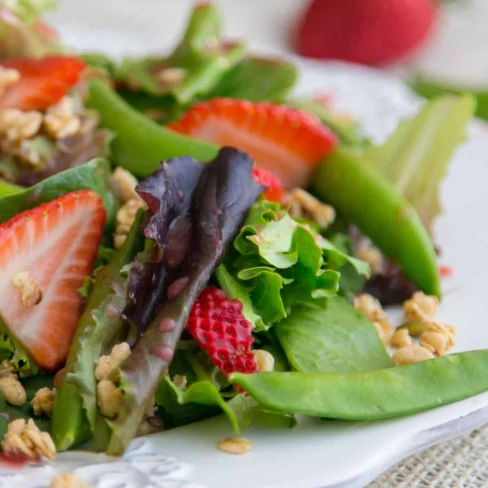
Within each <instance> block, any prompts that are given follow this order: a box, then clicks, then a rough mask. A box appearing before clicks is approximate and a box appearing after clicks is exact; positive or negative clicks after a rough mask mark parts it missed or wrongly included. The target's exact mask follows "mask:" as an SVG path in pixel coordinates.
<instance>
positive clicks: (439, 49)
mask: <svg viewBox="0 0 488 488" xmlns="http://www.w3.org/2000/svg"><path fill="white" fill-rule="evenodd" d="M337 1H340V0H337ZM365 1H371V0H365ZM101 3H103V10H104V11H106V9H107V5H110V10H111V15H110V17H106V16H103V17H101V16H100V15H98V12H99V6H100V4H101ZM195 3H196V2H195V1H194V0H61V7H60V8H59V9H58V11H57V12H55V13H53V14H51V15H50V16H49V18H50V20H52V22H53V23H54V24H55V25H57V26H60V31H61V33H62V35H63V37H64V38H65V39H66V40H67V41H69V42H70V43H71V44H73V45H75V46H81V45H83V46H88V47H90V48H92V49H95V50H103V51H110V52H112V53H117V54H118V53H120V51H121V46H122V51H123V52H125V53H127V54H136V53H142V52H153V53H158V52H159V53H161V52H163V51H165V50H167V49H168V47H169V46H171V45H172V43H174V42H176V40H177V39H178V36H179V34H180V33H181V31H182V29H183V28H184V24H185V22H186V18H187V15H188V11H189V9H190V8H191V7H192V5H194V4H195ZM217 3H219V4H220V6H221V8H222V11H223V13H224V17H225V31H226V34H228V35H229V36H230V37H235V38H245V39H247V40H248V41H249V44H250V45H251V46H254V47H256V48H260V49H266V50H268V49H269V50H275V51H276V50H279V51H284V50H290V48H291V39H292V30H293V25H294V24H295V23H296V21H297V19H298V18H299V16H300V14H301V13H302V11H303V9H304V8H305V6H306V5H307V1H305V0H220V1H218V2H217ZM80 24H83V25H85V26H90V34H91V35H90V36H89V38H87V36H86V32H87V31H86V30H83V31H80V28H79V26H80ZM121 25H123V26H124V32H125V33H126V34H127V33H128V32H130V33H131V35H129V37H128V36H127V35H124V36H121V34H120V26H121ZM487 25H488V0H458V2H456V3H455V4H454V5H453V6H451V7H449V8H444V9H443V11H442V15H441V16H440V22H439V23H438V25H437V27H436V30H435V32H434V35H433V37H432V38H431V39H430V41H429V42H428V44H427V45H426V47H425V49H424V50H423V51H422V52H421V54H420V55H417V56H416V57H415V59H413V60H410V61H409V62H407V63H403V64H402V66H401V68H404V67H407V68H408V69H410V70H412V69H422V70H423V71H424V72H429V73H433V74H435V75H436V76H438V77H441V78H449V79H458V80H461V81H462V82H463V83H465V84H468V85H481V84H484V85H487V86H488V55H487V51H488V28H487ZM401 71H403V69H402V70H401Z"/></svg>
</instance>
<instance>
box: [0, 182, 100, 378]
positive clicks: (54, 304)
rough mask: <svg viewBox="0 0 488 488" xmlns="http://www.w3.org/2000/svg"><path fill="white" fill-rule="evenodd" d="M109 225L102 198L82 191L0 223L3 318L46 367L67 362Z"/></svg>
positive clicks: (1, 305)
mask: <svg viewBox="0 0 488 488" xmlns="http://www.w3.org/2000/svg"><path fill="white" fill-rule="evenodd" d="M104 223H105V209H104V207H103V202H102V200H101V198H100V197H99V196H98V195H97V194H96V193H94V192H92V191H90V190H83V191H78V192H72V193H68V194H67V195H64V196H62V197H60V198H57V199H55V200H52V201H51V202H49V203H45V204H43V205H40V206H39V207H36V208H34V209H32V210H27V211H25V212H22V213H20V214H18V215H16V216H15V217H14V218H12V219H11V220H9V221H7V222H5V223H3V224H1V225H0V317H1V318H2V320H3V321H4V322H5V324H6V325H7V327H8V328H9V329H10V331H11V332H12V334H13V335H14V336H15V337H16V338H17V339H18V340H19V341H20V342H21V343H22V344H23V345H24V347H25V348H26V349H27V350H28V351H29V352H30V354H31V355H32V357H33V358H34V360H35V361H36V363H37V364H38V365H39V366H40V367H41V368H42V369H45V370H49V371H52V370H55V369H57V368H58V367H60V366H61V365H62V364H63V363H64V361H65V360H66V356H67V354H68V348H69V345H70V343H71V340H72V338H73V334H74V331H75V327H76V324H77V321H78V318H79V315H80V306H81V296H80V294H79V293H78V290H79V288H80V287H81V285H82V284H83V281H84V280H85V278H86V277H87V276H89V275H90V274H91V273H92V271H93V263H94V261H95V258H96V256H97V251H98V245H99V243H100V240H101V237H102V229H103V225H104Z"/></svg>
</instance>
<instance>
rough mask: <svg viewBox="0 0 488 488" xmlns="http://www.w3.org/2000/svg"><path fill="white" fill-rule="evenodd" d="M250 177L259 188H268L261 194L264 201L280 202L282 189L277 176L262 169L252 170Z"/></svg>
mask: <svg viewBox="0 0 488 488" xmlns="http://www.w3.org/2000/svg"><path fill="white" fill-rule="evenodd" d="M252 175H253V177H254V179H255V180H256V181H257V182H258V183H259V184H260V185H261V186H266V187H267V188H268V189H267V190H265V192H264V193H263V196H264V198H266V200H269V201H270V202H281V197H282V196H283V192H284V189H283V185H282V184H281V181H280V179H279V178H278V177H277V176H275V175H274V174H273V173H271V171H268V170H267V169H264V168H254V169H253V170H252Z"/></svg>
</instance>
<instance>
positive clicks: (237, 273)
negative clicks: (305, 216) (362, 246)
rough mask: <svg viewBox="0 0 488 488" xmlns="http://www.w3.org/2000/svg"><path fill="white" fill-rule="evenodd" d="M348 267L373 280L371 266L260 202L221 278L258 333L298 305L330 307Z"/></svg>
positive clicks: (239, 237)
mask: <svg viewBox="0 0 488 488" xmlns="http://www.w3.org/2000/svg"><path fill="white" fill-rule="evenodd" d="M345 266H347V267H348V268H350V269H351V270H352V272H354V273H357V274H359V275H364V276H369V266H368V265H367V264H366V263H364V262H362V261H359V260H358V259H355V258H353V257H352V256H349V255H348V254H346V253H345V252H343V251H341V250H339V249H338V248H336V247H335V246H334V245H333V244H332V242H330V241H329V240H327V239H326V238H324V237H323V236H321V235H319V234H317V233H315V232H314V231H313V229H312V228H311V227H310V226H308V225H306V224H302V223H298V222H297V221H295V220H294V219H293V218H292V217H291V216H290V215H289V214H288V212H287V211H286V210H284V209H283V208H282V207H281V206H280V205H279V204H276V203H271V202H268V201H266V200H264V199H261V200H259V201H258V202H256V203H255V204H254V206H253V207H252V209H251V211H250V212H249V215H248V217H247V219H246V222H245V224H244V226H243V227H242V229H241V231H240V233H239V235H238V236H237V237H236V239H235V241H234V250H233V251H232V252H231V253H230V254H229V256H227V259H226V261H225V268H223V269H222V270H219V272H218V273H217V275H216V277H217V280H218V281H219V284H220V286H221V287H222V288H223V289H224V290H226V291H227V292H228V293H229V295H230V296H231V297H234V298H239V300H241V301H242V302H243V304H244V314H245V317H246V318H247V319H248V320H249V321H250V322H251V323H253V324H254V326H255V331H257V332H258V331H262V330H266V329H267V328H269V327H270V326H272V325H273V324H275V323H277V322H279V321H280V320H282V319H284V318H285V317H287V316H288V315H289V313H290V310H291V308H292V307H293V306H294V305H296V304H298V303H309V302H312V301H313V302H315V303H316V304H317V305H321V306H325V305H326V299H327V298H328V297H329V296H333V295H335V294H336V293H337V292H338V291H339V279H340V270H341V269H343V268H344V267H345ZM251 308H252V310H251Z"/></svg>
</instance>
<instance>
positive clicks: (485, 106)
mask: <svg viewBox="0 0 488 488" xmlns="http://www.w3.org/2000/svg"><path fill="white" fill-rule="evenodd" d="M409 85H410V87H411V88H413V89H414V90H415V91H416V92H417V93H418V94H419V95H422V96H423V97H425V98H427V99H429V100H430V99H431V98H436V97H438V96H439V95H445V94H452V95H462V94H463V93H470V94H471V95H473V96H474V97H476V112H475V114H476V116H477V117H480V118H482V119H485V120H488V87H486V86H484V87H468V86H457V85H455V84H452V83H449V82H447V81H442V80H439V81H436V80H433V79H430V78H425V77H422V76H416V77H415V78H414V79H413V80H411V81H410V82H409Z"/></svg>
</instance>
